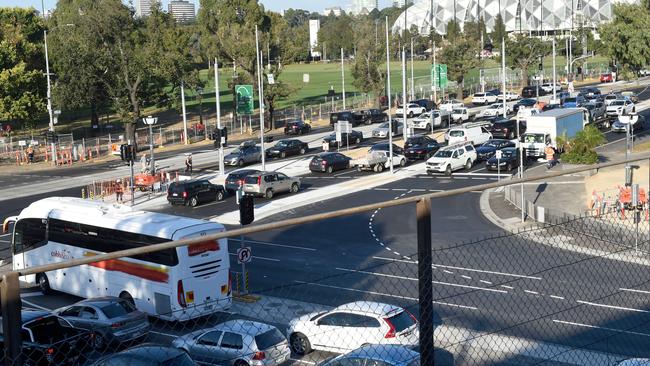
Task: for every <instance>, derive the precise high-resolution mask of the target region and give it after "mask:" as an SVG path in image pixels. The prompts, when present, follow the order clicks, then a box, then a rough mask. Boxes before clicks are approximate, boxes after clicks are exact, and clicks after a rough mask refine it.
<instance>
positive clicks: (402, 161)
mask: <svg viewBox="0 0 650 366" xmlns="http://www.w3.org/2000/svg"><path fill="white" fill-rule="evenodd" d="M389 156H390V153H389V152H388V151H384V150H375V151H370V152H368V154H367V155H366V156H365V157H364V158H361V159H354V160H352V161H350V166H353V167H356V168H357V170H358V171H363V170H372V171H374V172H377V173H381V172H382V171H383V170H384V168H390V162H389V161H388V157H389ZM406 163H407V161H406V157H405V156H403V155H400V154H396V153H394V152H393V166H400V167H404V166H406Z"/></svg>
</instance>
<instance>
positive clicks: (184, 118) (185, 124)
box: [181, 81, 189, 145]
mask: <svg viewBox="0 0 650 366" xmlns="http://www.w3.org/2000/svg"><path fill="white" fill-rule="evenodd" d="M181 106H182V109H183V136H184V137H183V140H184V142H185V145H187V144H189V140H188V138H187V113H186V110H185V82H183V81H181Z"/></svg>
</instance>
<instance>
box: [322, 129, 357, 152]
mask: <svg viewBox="0 0 650 366" xmlns="http://www.w3.org/2000/svg"><path fill="white" fill-rule="evenodd" d="M361 141H363V133H361V132H359V131H355V130H352V132H350V134H349V135H348V134H347V133H346V132H343V133H341V144H340V145H339V142H338V141H336V134H335V133H333V134H331V135H329V136H327V137H325V138H324V139H323V142H326V143H327V144H328V145H329V148H330V149H336V148H337V147H341V146H348V145H355V144H358V143H361Z"/></svg>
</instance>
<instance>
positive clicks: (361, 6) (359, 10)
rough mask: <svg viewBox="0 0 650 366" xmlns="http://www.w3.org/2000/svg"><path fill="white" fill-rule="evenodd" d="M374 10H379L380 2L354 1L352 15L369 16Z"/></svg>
mask: <svg viewBox="0 0 650 366" xmlns="http://www.w3.org/2000/svg"><path fill="white" fill-rule="evenodd" d="M374 9H379V0H352V2H351V3H350V13H352V14H368V13H370V12H371V11H373V10H374Z"/></svg>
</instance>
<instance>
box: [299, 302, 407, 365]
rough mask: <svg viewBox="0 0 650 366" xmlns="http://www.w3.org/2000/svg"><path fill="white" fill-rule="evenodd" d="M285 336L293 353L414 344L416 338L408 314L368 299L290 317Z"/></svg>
mask: <svg viewBox="0 0 650 366" xmlns="http://www.w3.org/2000/svg"><path fill="white" fill-rule="evenodd" d="M287 335H288V336H289V337H288V338H289V344H290V346H291V350H292V351H293V352H294V353H296V354H297V355H305V354H308V353H310V352H311V351H312V350H322V351H332V352H347V351H351V350H353V349H356V348H359V347H360V346H361V345H364V344H405V345H414V344H417V343H418V341H419V330H418V322H417V320H416V319H415V317H414V316H413V315H412V314H411V313H409V312H408V311H407V310H405V309H404V308H402V307H399V306H395V305H390V304H384V303H378V302H371V301H356V302H352V303H347V304H343V305H340V306H337V307H335V308H334V309H332V310H329V311H324V312H319V313H310V314H306V315H303V316H301V317H299V318H296V319H293V320H291V321H290V322H289V326H288V327H287Z"/></svg>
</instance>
